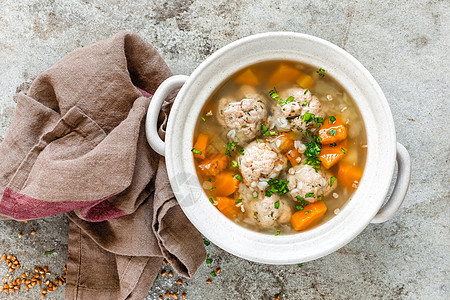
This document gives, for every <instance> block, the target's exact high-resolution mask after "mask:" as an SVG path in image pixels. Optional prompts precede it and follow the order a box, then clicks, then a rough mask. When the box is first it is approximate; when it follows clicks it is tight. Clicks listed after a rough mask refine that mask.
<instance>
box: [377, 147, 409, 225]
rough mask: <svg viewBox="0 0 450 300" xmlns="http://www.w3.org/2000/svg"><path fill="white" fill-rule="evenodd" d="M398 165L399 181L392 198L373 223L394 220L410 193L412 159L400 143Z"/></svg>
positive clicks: (396, 183)
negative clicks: (407, 194)
mask: <svg viewBox="0 0 450 300" xmlns="http://www.w3.org/2000/svg"><path fill="white" fill-rule="evenodd" d="M397 165H398V172H397V180H396V182H395V186H394V189H393V191H392V194H391V197H390V198H389V199H388V201H387V202H386V204H385V205H384V206H383V207H382V208H381V209H380V210H379V211H378V213H377V214H376V215H375V217H374V218H373V219H372V221H371V223H383V222H386V221H387V220H389V219H390V218H392V217H393V216H394V214H395V213H396V212H397V210H398V209H399V208H400V206H401V205H402V203H403V200H405V197H406V193H407V192H408V187H409V181H410V179H411V158H410V156H409V153H408V150H406V148H405V147H404V146H403V145H402V144H400V143H397Z"/></svg>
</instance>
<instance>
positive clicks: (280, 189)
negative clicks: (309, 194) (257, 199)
mask: <svg viewBox="0 0 450 300" xmlns="http://www.w3.org/2000/svg"><path fill="white" fill-rule="evenodd" d="M267 183H268V184H269V187H268V188H267V189H266V196H267V197H270V196H272V195H273V194H274V193H277V194H278V195H280V196H283V195H284V194H286V193H287V192H289V189H288V187H287V185H288V183H289V181H286V180H282V179H276V178H274V179H271V180H269V181H268V182H267Z"/></svg>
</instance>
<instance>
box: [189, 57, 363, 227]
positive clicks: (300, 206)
mask: <svg viewBox="0 0 450 300" xmlns="http://www.w3.org/2000/svg"><path fill="white" fill-rule="evenodd" d="M366 148H367V145H366V134H365V130H364V124H363V121H362V118H361V115H360V113H359V111H358V108H357V106H356V105H355V103H354V102H353V100H352V99H351V98H350V96H349V95H348V94H347V93H346V91H345V90H344V89H343V88H342V87H341V86H340V85H339V83H338V82H337V81H336V80H334V79H333V78H331V77H330V76H328V75H327V72H326V70H324V69H322V68H316V67H312V66H308V65H305V64H300V63H297V62H292V61H267V62H262V63H258V64H255V65H252V66H250V67H248V68H246V69H244V70H241V71H239V72H237V73H236V74H234V75H233V76H231V77H229V78H228V79H227V80H226V81H225V82H224V83H223V84H222V85H221V86H220V87H219V88H217V89H216V91H215V92H214V93H213V94H212V95H211V97H210V98H209V99H208V101H207V103H206V104H205V106H204V108H203V110H202V113H201V115H200V118H199V120H198V124H197V128H196V131H195V135H194V142H193V148H192V152H193V155H194V160H195V162H196V168H197V174H198V177H199V180H200V182H201V184H202V186H203V189H204V191H205V193H206V194H207V195H208V198H209V200H210V202H211V205H214V206H215V207H216V208H217V209H218V210H219V211H220V212H222V213H223V214H224V215H225V216H226V217H228V218H229V219H231V220H232V221H234V222H236V223H237V224H239V225H241V226H244V227H246V228H249V229H251V230H254V231H258V232H263V233H267V234H275V235H279V234H291V233H295V232H298V231H302V230H305V229H310V228H313V227H314V226H317V225H320V224H322V223H324V222H326V221H328V220H329V219H331V218H332V217H333V216H335V215H336V214H338V213H339V211H340V209H342V207H343V206H344V205H345V203H346V202H347V201H348V200H349V199H350V198H351V195H352V193H353V192H354V190H355V189H356V188H357V187H358V184H359V180H360V179H361V176H362V173H363V168H364V164H365V160H366V150H367V149H366Z"/></svg>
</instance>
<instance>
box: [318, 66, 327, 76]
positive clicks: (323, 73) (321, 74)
mask: <svg viewBox="0 0 450 300" xmlns="http://www.w3.org/2000/svg"><path fill="white" fill-rule="evenodd" d="M325 72H326V71H325V69H322V68H319V71H316V73H317V74H319V76H320V77H322V78H324V77H325Z"/></svg>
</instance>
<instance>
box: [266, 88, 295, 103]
mask: <svg viewBox="0 0 450 300" xmlns="http://www.w3.org/2000/svg"><path fill="white" fill-rule="evenodd" d="M269 96H270V97H271V98H273V99H275V100H277V101H278V103H280V106H283V105H286V104H288V103H291V102H292V101H294V99H295V98H294V97H293V96H289V97H288V98H287V99H286V100H284V99H281V98H280V96H279V95H278V91H277V89H276V88H273V90H270V91H269Z"/></svg>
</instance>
